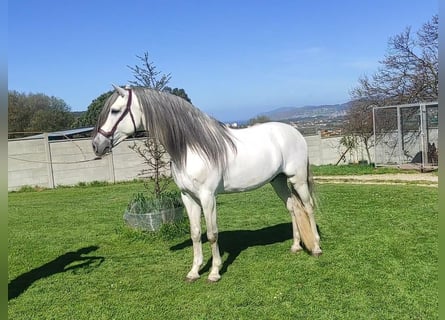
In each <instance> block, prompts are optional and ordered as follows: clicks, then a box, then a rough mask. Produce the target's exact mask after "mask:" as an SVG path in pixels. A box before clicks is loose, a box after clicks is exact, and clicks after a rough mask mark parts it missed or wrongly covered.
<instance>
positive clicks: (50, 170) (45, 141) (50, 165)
mask: <svg viewBox="0 0 445 320" xmlns="http://www.w3.org/2000/svg"><path fill="white" fill-rule="evenodd" d="M43 144H44V146H45V155H46V170H47V173H48V188H51V189H54V172H53V163H52V157H51V147H50V146H49V138H48V133H47V132H45V133H44V134H43Z"/></svg>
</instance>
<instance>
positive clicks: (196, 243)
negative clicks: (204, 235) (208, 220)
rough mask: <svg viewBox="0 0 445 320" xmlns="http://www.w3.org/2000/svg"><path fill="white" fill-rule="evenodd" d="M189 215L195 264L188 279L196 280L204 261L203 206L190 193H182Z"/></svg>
mask: <svg viewBox="0 0 445 320" xmlns="http://www.w3.org/2000/svg"><path fill="white" fill-rule="evenodd" d="M181 198H182V202H183V203H184V206H185V209H186V210H187V215H188V217H189V221H190V236H191V239H192V242H193V265H192V269H191V270H190V272H189V273H188V274H187V277H186V280H187V281H190V282H192V281H195V280H196V279H198V278H199V268H200V267H201V265H202V262H203V255H202V244H201V207H200V206H199V204H198V203H197V202H196V201H195V200H194V199H193V198H192V197H191V196H190V195H188V194H185V193H182V194H181Z"/></svg>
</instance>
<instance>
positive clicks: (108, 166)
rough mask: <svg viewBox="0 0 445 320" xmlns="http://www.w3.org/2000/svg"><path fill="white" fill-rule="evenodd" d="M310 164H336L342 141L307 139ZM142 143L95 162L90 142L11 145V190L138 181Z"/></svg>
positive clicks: (354, 156)
mask: <svg viewBox="0 0 445 320" xmlns="http://www.w3.org/2000/svg"><path fill="white" fill-rule="evenodd" d="M305 139H306V141H307V143H308V147H309V160H310V162H311V163H312V164H314V165H322V164H335V163H336V162H337V161H338V159H339V158H340V156H341V155H342V153H343V151H344V150H345V148H344V147H343V146H341V145H340V137H335V138H327V139H322V138H321V137H320V136H319V135H314V136H306V137H305ZM142 141H143V139H129V140H125V141H124V142H122V143H121V144H120V145H118V146H117V147H116V148H115V149H113V153H112V154H111V155H108V156H105V157H103V158H101V159H97V160H93V159H94V158H95V155H94V153H93V151H92V148H91V140H90V139H78V140H58V141H57V140H56V141H48V140H47V139H32V140H25V139H23V140H10V141H8V190H10V191H11V190H17V189H20V188H21V187H23V186H41V187H45V188H53V187H56V186H60V185H75V184H77V183H79V182H93V181H109V182H117V181H126V180H133V179H135V178H138V177H139V174H140V173H141V171H142V169H144V168H146V165H144V162H143V159H142V157H140V156H139V155H138V154H137V153H136V152H135V151H133V150H131V149H130V148H129V146H130V145H133V144H134V143H142ZM363 150H364V149H359V151H354V152H348V153H347V154H346V155H345V157H344V159H343V160H342V161H341V162H340V164H347V163H350V162H357V161H359V160H362V159H367V158H366V152H364V151H363Z"/></svg>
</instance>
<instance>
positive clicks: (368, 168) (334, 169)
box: [311, 164, 419, 176]
mask: <svg viewBox="0 0 445 320" xmlns="http://www.w3.org/2000/svg"><path fill="white" fill-rule="evenodd" d="M311 170H312V173H313V174H314V175H316V176H328V175H362V174H387V173H418V172H419V171H417V170H406V169H398V168H393V167H374V166H373V165H360V164H350V165H340V166H335V165H322V166H314V165H312V166H311Z"/></svg>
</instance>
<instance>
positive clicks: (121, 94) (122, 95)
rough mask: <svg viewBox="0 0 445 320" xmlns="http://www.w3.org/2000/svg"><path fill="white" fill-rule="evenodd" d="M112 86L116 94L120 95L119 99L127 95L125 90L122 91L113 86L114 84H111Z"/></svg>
mask: <svg viewBox="0 0 445 320" xmlns="http://www.w3.org/2000/svg"><path fill="white" fill-rule="evenodd" d="M112 86H113V88H114V90H116V91H117V93H119V95H120V96H121V97H124V96H125V94H126V93H127V92H126V91H125V89H122V88H121V87H119V86H116V85H114V84H112Z"/></svg>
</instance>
